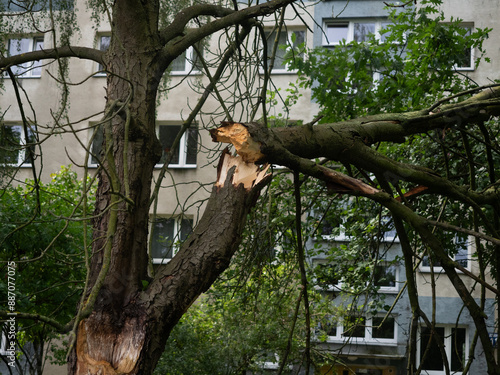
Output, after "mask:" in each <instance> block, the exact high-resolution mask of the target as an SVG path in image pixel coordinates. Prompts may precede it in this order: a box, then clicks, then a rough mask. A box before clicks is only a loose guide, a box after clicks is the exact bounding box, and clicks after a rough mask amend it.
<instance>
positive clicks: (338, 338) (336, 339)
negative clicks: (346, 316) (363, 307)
mask: <svg viewBox="0 0 500 375" xmlns="http://www.w3.org/2000/svg"><path fill="white" fill-rule="evenodd" d="M374 317H376V318H384V317H385V314H377V315H375V316H370V317H365V326H364V329H365V335H364V337H350V336H348V335H346V336H344V321H343V320H341V321H339V322H338V323H337V329H336V332H335V333H336V335H335V336H327V340H326V341H327V342H332V343H345V342H346V341H349V342H350V343H353V344H366V345H380V344H384V345H388V346H393V345H397V341H398V324H397V320H396V317H395V316H394V315H390V316H389V317H390V318H392V319H393V320H394V337H393V338H390V339H384V338H375V337H373V330H372V328H373V318H374Z"/></svg>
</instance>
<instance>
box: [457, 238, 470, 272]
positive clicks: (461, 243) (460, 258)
mask: <svg viewBox="0 0 500 375" xmlns="http://www.w3.org/2000/svg"><path fill="white" fill-rule="evenodd" d="M455 245H456V248H455V251H456V254H455V261H456V262H457V263H458V264H460V265H461V266H462V267H465V268H467V266H468V259H469V251H468V244H467V237H464V238H461V237H459V236H457V237H455Z"/></svg>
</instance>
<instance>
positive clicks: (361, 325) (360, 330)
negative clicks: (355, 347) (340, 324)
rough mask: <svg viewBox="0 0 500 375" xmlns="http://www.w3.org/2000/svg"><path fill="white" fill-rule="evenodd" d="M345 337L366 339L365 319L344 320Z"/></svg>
mask: <svg viewBox="0 0 500 375" xmlns="http://www.w3.org/2000/svg"><path fill="white" fill-rule="evenodd" d="M342 336H344V337H365V318H364V317H355V316H346V317H345V318H344V332H343V333H342Z"/></svg>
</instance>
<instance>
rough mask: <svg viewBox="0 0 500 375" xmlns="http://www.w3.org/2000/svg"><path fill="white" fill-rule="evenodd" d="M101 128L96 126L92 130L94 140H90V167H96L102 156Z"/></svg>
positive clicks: (102, 138)
mask: <svg viewBox="0 0 500 375" xmlns="http://www.w3.org/2000/svg"><path fill="white" fill-rule="evenodd" d="M103 126H104V125H102V124H101V125H98V126H97V127H95V128H94V130H93V132H94V133H95V134H94V138H93V139H92V146H91V147H90V166H91V167H97V166H98V165H99V160H100V159H101V158H102V156H103V152H102V146H103V142H104V133H103Z"/></svg>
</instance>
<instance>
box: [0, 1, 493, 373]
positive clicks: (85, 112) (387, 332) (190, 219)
mask: <svg viewBox="0 0 500 375" xmlns="http://www.w3.org/2000/svg"><path fill="white" fill-rule="evenodd" d="M80 3H81V4H80ZM305 3H306V6H305V7H304V8H303V9H301V10H300V11H299V14H300V17H297V14H296V13H295V10H292V9H288V10H287V15H286V17H285V18H286V28H285V29H283V30H281V31H280V33H279V34H277V31H276V29H275V28H274V25H275V20H274V19H271V18H269V19H266V20H264V21H263V24H264V27H265V30H266V32H267V33H268V34H267V35H268V37H269V39H268V40H269V41H271V40H274V39H277V40H279V44H280V45H286V44H292V45H294V44H295V45H298V44H301V43H303V42H304V43H305V45H306V46H307V47H309V48H313V47H324V48H335V47H336V46H337V45H338V44H339V43H340V41H341V40H346V41H348V42H349V41H353V40H356V41H358V42H362V41H364V40H365V38H366V37H367V36H368V35H370V34H375V35H376V37H377V38H378V39H379V40H380V41H382V42H383V39H384V35H383V34H382V33H380V31H381V30H382V29H383V28H384V27H385V26H386V25H387V24H388V23H389V22H390V20H389V19H388V9H387V8H386V5H385V2H384V1H380V0H351V1H338V0H334V1H319V2H312V1H311V2H309V1H308V2H305ZM480 3H481V4H480V5H479V4H476V6H474V7H473V9H471V6H470V4H469V3H468V2H467V1H466V0H453V1H451V0H450V1H445V3H444V4H443V10H444V11H445V14H447V15H449V16H454V17H460V18H462V19H463V22H464V26H466V27H470V28H474V27H481V28H484V27H493V25H494V24H495V23H494V22H495V19H494V17H495V16H494V15H496V14H498V10H499V5H498V3H497V2H495V1H488V0H481V1H480ZM75 8H77V9H78V12H76V17H77V21H78V24H79V27H80V29H79V31H78V32H77V33H76V34H75V36H74V39H75V42H77V43H78V44H79V45H82V46H86V47H94V48H97V49H101V50H105V49H106V48H107V46H109V42H110V35H111V27H110V24H109V22H108V20H107V19H105V18H103V19H101V21H100V23H99V24H98V25H97V26H96V24H95V23H94V22H93V20H92V13H91V12H90V11H89V10H87V9H86V6H85V4H83V2H81V1H75ZM32 31H33V32H32V33H29V34H25V35H20V34H19V35H10V36H8V37H7V38H6V40H4V43H5V49H6V51H8V53H9V54H10V55H15V54H19V53H24V52H29V51H35V50H42V49H47V48H50V47H52V39H51V36H50V35H49V34H43V33H40V32H37V30H32ZM223 37H224V36H223V35H215V36H213V37H212V38H211V39H210V40H209V41H206V42H204V43H203V45H201V46H200V48H199V49H198V51H196V50H195V49H194V48H192V47H191V48H190V49H188V50H187V51H186V52H185V53H184V55H182V56H181V57H180V58H178V59H177V60H176V61H175V62H174V63H173V65H172V67H171V70H170V73H169V77H168V85H167V86H165V90H164V91H163V92H162V94H161V95H160V97H159V100H158V105H157V108H156V119H157V135H158V138H159V140H160V142H161V144H162V147H163V150H164V155H163V158H162V160H161V162H160V163H159V164H158V165H157V169H156V170H155V181H154V183H156V182H157V181H158V179H159V178H160V176H161V175H162V174H163V172H164V171H163V167H164V161H165V157H166V155H167V153H168V152H169V151H170V148H171V146H172V144H173V142H174V139H175V138H176V136H177V134H178V132H179V130H180V129H181V127H182V126H183V124H184V122H185V120H186V119H187V118H188V117H189V114H190V111H191V109H192V108H193V107H194V106H195V104H196V103H197V101H198V100H200V98H201V97H202V95H203V89H204V88H205V87H207V86H208V85H209V83H210V81H209V79H208V78H207V76H206V74H204V72H203V70H204V67H203V65H202V64H201V62H200V56H199V55H198V54H199V53H200V51H201V53H202V54H203V58H204V59H206V60H207V61H210V60H213V59H217V58H219V57H220V56H221V53H222V51H221V47H220V40H221V38H223ZM499 37H500V35H498V32H497V30H494V31H493V32H492V33H491V36H490V39H489V40H488V41H487V42H486V45H485V46H484V47H485V49H486V51H487V52H488V56H489V57H490V58H491V63H489V64H483V65H481V66H480V68H478V69H475V68H474V66H473V65H472V64H471V65H469V66H464V67H463V69H460V74H464V75H467V76H469V77H471V78H472V79H473V80H474V81H476V82H478V83H479V84H488V83H489V82H490V81H491V80H492V79H495V78H497V77H496V76H495V74H497V71H498V69H497V68H498V65H497V64H498V61H500V56H498V55H499V54H500V50H499V49H498V47H497V46H496V44H495V43H496V42H497V41H498V40H499ZM269 45H271V44H269ZM267 52H268V54H269V55H272V52H273V50H272V49H271V48H268V51H267ZM259 53H260V52H259ZM285 53H286V48H283V49H278V50H277V53H276V56H277V57H276V59H275V60H274V68H273V70H272V71H271V76H272V80H273V86H271V87H270V88H269V90H270V92H271V95H272V93H274V94H275V95H277V97H278V98H279V93H280V92H281V93H283V92H284V91H285V90H286V89H287V88H288V87H289V83H290V82H295V80H296V79H297V75H296V72H293V71H290V70H288V69H287V66H286V65H285V63H284V62H283V57H284V55H285ZM471 53H472V56H474V53H475V52H474V51H472V52H471ZM471 61H472V60H471ZM58 69H59V67H58V65H57V64H48V65H47V64H45V63H42V62H40V63H35V64H34V65H31V66H20V67H13V72H14V74H16V75H17V84H18V85H19V86H20V87H21V88H22V90H23V91H25V92H26V93H28V94H29V98H33V100H31V99H28V98H27V97H25V98H23V99H22V102H23V105H24V107H25V108H30V106H31V107H32V108H33V111H32V112H29V113H28V115H27V116H28V119H29V120H30V121H31V122H32V123H33V126H34V127H35V126H36V132H38V137H37V139H38V145H37V147H36V150H35V154H37V155H38V157H37V158H36V159H35V160H34V164H32V163H31V161H30V160H29V159H28V151H29V150H28V149H27V148H26V147H22V145H24V144H27V143H30V141H32V139H33V137H34V133H35V128H33V131H32V132H31V131H28V132H25V131H24V129H23V127H22V117H23V114H22V113H21V110H20V107H19V106H18V103H17V99H16V96H15V95H14V87H13V85H12V83H11V82H10V80H9V79H6V77H4V82H3V83H4V87H5V91H4V92H3V93H2V97H1V98H2V99H1V110H2V117H1V119H0V120H1V124H2V137H3V140H2V142H3V143H2V144H3V145H5V144H7V142H14V143H16V144H17V145H18V146H21V147H14V148H12V149H10V152H9V153H8V154H7V155H5V156H2V159H3V160H2V162H3V164H7V165H8V167H9V168H18V174H17V177H16V179H17V180H19V181H22V180H24V179H25V178H29V177H31V176H32V174H33V170H35V172H36V174H37V175H39V176H40V177H41V179H42V180H43V179H45V180H47V179H49V178H50V174H51V173H54V172H55V171H57V170H59V169H60V166H61V165H69V164H72V165H74V168H76V169H77V170H78V171H79V173H80V174H81V175H83V174H84V173H89V174H91V175H93V174H94V173H95V172H96V170H97V168H98V166H99V155H100V151H101V150H100V145H101V142H102V134H101V133H100V131H99V127H100V125H101V124H100V119H101V118H102V116H103V113H104V111H105V108H104V104H105V100H104V94H105V91H104V89H103V86H105V85H106V77H107V76H106V73H105V71H104V70H103V67H102V66H99V65H98V64H97V63H94V62H91V61H88V60H78V59H73V60H71V61H70V63H69V74H68V82H71V83H79V85H78V86H77V87H75V88H73V87H71V88H70V90H69V93H68V102H69V103H71V106H70V107H68V109H67V112H65V116H66V115H67V119H70V121H68V122H67V123H65V124H64V126H62V125H61V124H60V123H58V121H63V120H62V117H60V118H58V117H57V114H55V112H54V109H56V110H57V109H58V108H61V103H60V102H59V96H58V95H51V94H50V93H52V92H58V90H59V89H60V83H59V82H58V81H57V80H56V79H53V77H55V76H57V70H58ZM264 75H265V74H264V71H263V68H262V67H249V66H245V67H242V68H241V70H235V71H234V72H233V73H232V74H231V75H229V76H228V77H227V82H228V84H227V85H228V86H231V85H236V84H238V83H242V82H244V81H246V80H248V81H252V80H253V79H254V77H257V78H256V79H257V80H261V79H263V78H264ZM257 86H258V85H257ZM243 87H244V86H242V88H243ZM280 90H282V91H280ZM236 91H238V90H236ZM256 92H257V94H256ZM256 92H249V94H248V95H249V101H250V102H251V104H252V105H253V104H255V103H257V99H256V97H257V95H258V91H256ZM230 94H231V91H227V92H226V93H222V95H226V98H227V99H228V102H229V100H230V99H229V97H230ZM233 104H234V105H233V106H232V108H231V112H232V115H233V118H234V119H235V120H240V121H248V119H249V117H251V114H252V113H254V112H255V111H254V109H255V108H256V107H255V106H252V105H248V103H246V104H245V103H244V101H243V100H241V101H238V102H235V103H233ZM269 109H270V116H273V119H274V120H276V121H278V120H279V121H289V122H294V121H297V120H303V121H304V122H307V121H310V120H312V119H313V118H314V116H315V114H316V112H317V109H318V108H317V104H316V103H315V102H314V101H313V100H312V99H311V93H310V91H309V90H303V89H301V90H300V96H299V97H298V101H297V103H296V104H294V105H293V106H292V107H290V108H288V107H284V105H283V103H282V100H281V99H279V100H277V104H275V105H274V106H272V105H271V106H270V108H269ZM256 111H257V113H259V110H258V107H257V110H256ZM35 113H36V117H35ZM60 119H61V120H60ZM253 119H259V117H258V116H254V118H253ZM224 120H226V116H225V114H224V111H223V110H221V107H220V103H219V102H218V100H217V98H216V97H215V96H213V97H211V98H210V99H209V100H207V102H206V104H205V106H204V109H203V112H199V113H198V114H197V115H196V116H195V121H194V122H193V124H194V125H193V126H192V127H191V128H190V129H189V130H188V131H187V132H186V133H185V134H184V135H183V136H182V138H181V140H180V144H179V148H178V149H177V150H176V151H175V152H174V156H173V158H172V160H171V161H170V164H169V165H168V169H167V173H166V174H165V177H164V178H163V180H162V181H161V182H160V183H159V195H158V199H157V201H156V203H155V204H154V205H152V207H151V212H150V213H151V220H150V232H151V237H150V257H151V259H152V263H153V266H154V267H157V266H159V265H161V264H164V263H166V262H168V261H169V260H170V259H171V258H172V257H173V256H174V255H175V251H176V249H177V247H178V245H177V243H178V242H179V241H182V240H184V239H185V238H186V237H187V236H188V235H189V232H190V230H191V229H192V227H193V225H196V222H197V221H198V218H199V216H200V215H201V213H202V212H203V209H204V202H205V201H206V199H207V198H208V196H209V194H210V191H211V187H212V184H213V182H214V180H215V178H216V169H215V167H216V160H217V159H218V155H219V154H220V151H221V150H220V149H214V144H213V143H212V141H211V138H210V136H209V133H208V129H210V128H213V127H215V126H217V125H218V124H219V123H220V122H221V121H224ZM68 124H71V127H72V130H71V131H68ZM49 135H50V137H49ZM42 150H43V152H42ZM323 242H324V243H323V245H324V246H325V247H331V246H340V245H341V244H345V243H348V242H349V239H348V238H345V237H343V238H342V237H339V236H329V235H328V234H325V235H324V236H323ZM383 246H385V247H386V248H387V249H386V251H384V254H385V255H384V256H385V258H384V259H383V262H382V263H380V264H379V267H380V272H381V274H382V275H384V278H382V279H381V280H379V281H380V284H379V285H377V286H378V287H379V293H381V294H383V295H384V296H385V304H386V305H388V306H393V308H392V309H391V310H390V314H389V315H387V314H386V312H385V311H378V312H377V313H376V314H371V313H370V314H366V315H364V316H356V317H353V319H354V318H355V319H357V320H358V323H359V324H357V325H356V324H352V323H353V322H350V321H348V319H347V320H338V321H336V320H333V321H332V322H329V326H328V329H326V330H325V331H326V333H327V335H326V338H325V339H324V340H318V342H317V345H318V346H319V347H321V348H323V349H324V350H329V351H332V352H333V353H336V354H338V357H339V358H340V360H339V361H338V362H332V363H331V364H330V365H325V366H323V367H322V368H321V369H318V371H319V372H320V373H321V374H332V375H333V374H335V375H347V374H371V375H396V374H397V375H403V374H405V373H406V365H407V343H408V335H409V327H410V320H411V311H410V304H409V301H408V296H407V293H406V292H405V281H406V276H405V270H404V266H403V264H402V263H401V261H400V260H398V259H400V256H401V249H400V246H399V244H398V240H397V237H395V236H392V237H391V238H386V239H385V243H384V244H383ZM460 254H461V256H462V260H463V262H464V265H465V267H466V268H467V269H469V270H471V272H475V270H477V267H476V265H475V263H474V262H475V261H474V257H473V254H474V247H473V244H472V243H470V242H469V241H468V242H466V243H465V245H464V250H463V252H461V253H460ZM310 264H311V266H312V267H315V266H317V265H321V264H327V260H326V257H324V256H321V255H318V256H315V257H312V258H311V259H310ZM431 271H434V272H435V273H436V274H437V275H439V274H440V272H441V270H440V269H438V268H435V269H434V268H433V269H432V270H431V269H430V266H429V264H425V262H424V264H420V265H419V266H418V267H417V268H416V270H415V272H416V279H417V283H418V285H419V296H420V297H419V301H420V305H421V306H422V307H423V309H424V311H425V313H426V314H428V315H435V316H436V321H437V322H438V330H439V332H440V333H441V335H442V337H443V340H444V345H445V348H446V350H447V356H448V360H449V361H450V364H451V369H452V370H453V371H458V373H460V372H461V368H462V367H461V366H462V365H463V362H462V360H463V359H466V358H467V356H469V355H474V357H475V358H476V360H475V361H474V362H473V364H472V367H471V369H470V373H472V374H482V373H486V369H485V367H484V366H485V364H484V360H482V349H481V346H480V344H478V345H477V347H476V350H475V352H474V353H469V348H470V345H471V344H470V343H471V340H473V339H474V323H473V321H472V319H471V317H470V316H469V315H468V313H467V311H466V310H464V309H463V304H462V302H461V300H460V298H459V297H458V296H457V295H456V292H455V291H454V289H453V287H452V285H449V281H448V280H447V279H446V278H445V277H439V278H438V282H439V285H440V286H439V288H437V289H435V290H437V294H436V295H434V293H435V292H434V291H433V290H434V289H432V288H431V287H430V281H429V278H430V277H431V276H430V275H431ZM466 282H468V283H469V284H470V285H469V286H470V287H471V288H472V281H471V280H467V281H466ZM342 290H343V288H342V285H341V280H337V282H335V283H332V284H331V285H330V286H329V287H327V288H325V290H324V292H325V293H326V294H328V293H330V294H336V295H339V294H344V295H345V296H346V297H345V298H337V300H339V303H341V302H342V303H346V304H349V303H350V301H351V300H350V299H349V298H350V297H349V296H348V295H349V293H348V291H344V292H345V293H344V292H342ZM478 298H479V295H478ZM366 302H368V301H367V300H365V301H361V302H360V304H366ZM485 311H487V314H488V316H491V317H494V316H496V312H495V303H494V298H493V296H492V295H490V294H488V298H487V304H486V307H485ZM494 320H495V319H494V318H492V319H491V324H492V326H491V327H490V329H491V333H492V336H493V335H494V333H495V327H494ZM419 335H420V339H419V343H423V342H424V340H425V339H426V338H428V333H427V331H426V329H425V328H424V327H422V328H421V329H420V330H419ZM423 348H425V346H424V345H423V344H422V346H419V348H417V356H418V357H419V358H421V356H423V353H421V352H422V351H423V350H424V349H423ZM0 350H1V348H0ZM457 353H458V354H457ZM1 354H2V352H1V351H0V355H1ZM422 368H423V369H424V370H425V371H427V374H428V375H441V374H444V373H445V372H444V368H443V364H442V362H441V359H440V358H439V357H436V356H432V358H431V359H427V360H425V363H423V366H422ZM0 371H4V370H3V369H2V368H1V367H0ZM56 371H58V370H56V369H55V368H52V367H50V366H47V368H46V373H47V374H49V373H50V374H56ZM423 373H425V372H423Z"/></svg>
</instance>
